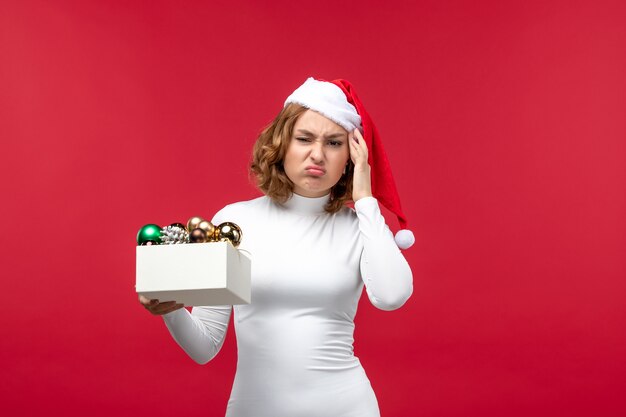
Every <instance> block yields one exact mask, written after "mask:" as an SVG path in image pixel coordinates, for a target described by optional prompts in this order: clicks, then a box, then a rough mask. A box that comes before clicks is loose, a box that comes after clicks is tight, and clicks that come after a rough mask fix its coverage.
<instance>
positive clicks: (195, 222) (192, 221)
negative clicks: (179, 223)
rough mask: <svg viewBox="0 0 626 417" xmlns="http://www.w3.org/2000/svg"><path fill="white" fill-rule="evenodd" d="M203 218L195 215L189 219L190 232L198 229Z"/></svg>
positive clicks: (188, 228) (188, 227)
mask: <svg viewBox="0 0 626 417" xmlns="http://www.w3.org/2000/svg"><path fill="white" fill-rule="evenodd" d="M203 220H204V219H203V218H202V217H200V216H194V217H192V218H190V219H189V220H187V230H188V231H189V232H191V231H192V230H193V229H197V228H198V225H199V224H200V222H202V221H203Z"/></svg>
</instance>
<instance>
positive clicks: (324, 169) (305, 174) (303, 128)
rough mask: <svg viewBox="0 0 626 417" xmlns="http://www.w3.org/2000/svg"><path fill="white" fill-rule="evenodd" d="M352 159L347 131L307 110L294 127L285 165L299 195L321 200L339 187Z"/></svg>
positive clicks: (286, 171)
mask: <svg viewBox="0 0 626 417" xmlns="http://www.w3.org/2000/svg"><path fill="white" fill-rule="evenodd" d="M349 158H350V150H349V149H348V132H347V131H346V129H344V128H343V127H341V126H339V125H338V124H337V123H335V122H333V121H332V120H330V119H327V118H326V117H324V116H322V115H321V114H319V113H317V112H315V111H312V110H307V111H306V112H304V113H302V115H301V116H300V117H299V118H298V120H297V121H296V124H295V125H294V128H293V134H292V136H291V141H290V142H289V147H288V148H287V153H286V154H285V160H284V162H283V166H284V167H285V173H286V174H287V176H288V177H289V179H290V180H291V181H292V182H293V184H294V189H293V191H294V192H295V193H296V194H298V195H301V196H304V197H321V196H324V195H326V194H328V193H329V192H330V189H331V188H332V187H333V186H334V185H335V184H337V181H339V179H340V178H341V175H342V174H343V170H344V167H345V166H346V164H347V163H348V159H349Z"/></svg>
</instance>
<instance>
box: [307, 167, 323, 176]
mask: <svg viewBox="0 0 626 417" xmlns="http://www.w3.org/2000/svg"><path fill="white" fill-rule="evenodd" d="M304 170H305V171H306V173H307V174H309V175H313V176H314V177H321V176H322V175H324V173H325V171H324V169H323V168H320V167H306V168H305V169H304Z"/></svg>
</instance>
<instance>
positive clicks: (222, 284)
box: [135, 242, 250, 306]
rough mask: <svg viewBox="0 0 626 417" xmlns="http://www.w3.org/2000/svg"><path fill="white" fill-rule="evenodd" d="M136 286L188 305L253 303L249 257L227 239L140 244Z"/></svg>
mask: <svg viewBox="0 0 626 417" xmlns="http://www.w3.org/2000/svg"><path fill="white" fill-rule="evenodd" d="M136 264H137V275H136V283H135V289H136V291H137V293H138V294H141V295H143V296H145V297H147V298H150V299H154V298H156V299H158V300H159V301H162V302H163V301H176V302H178V303H184V304H185V306H208V305H232V304H249V303H250V258H249V257H248V256H247V255H246V254H244V253H243V252H241V251H238V250H237V249H235V248H234V247H233V245H231V244H230V243H228V242H209V243H189V244H182V245H156V246H137V263H136Z"/></svg>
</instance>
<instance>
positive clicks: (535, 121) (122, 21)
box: [0, 0, 626, 416]
mask: <svg viewBox="0 0 626 417" xmlns="http://www.w3.org/2000/svg"><path fill="white" fill-rule="evenodd" d="M624 22H626V8H625V7H624V3H623V2H621V1H613V2H611V1H525V2H502V1H479V2H477V1H446V2H440V1H416V2H398V3H396V2H393V1H392V2H389V1H388V2H363V1H361V2H345V3H341V4H335V2H325V1H318V2H313V3H307V2H304V3H301V2H289V1H274V2H267V3H264V2H254V1H248V2H192V1H189V2H175V1H159V2H152V1H151V2H140V1H134V2H126V1H91V2H85V1H43V0H42V1H31V0H29V1H6V2H2V5H1V6H0V137H1V140H2V164H1V166H0V170H1V172H0V174H1V178H2V179H1V187H2V188H1V191H2V201H3V202H2V205H0V220H1V222H2V234H3V238H2V242H1V245H2V247H1V248H0V249H1V253H2V273H1V274H0V275H1V276H2V287H3V296H2V303H1V304H2V313H1V314H0V325H1V329H2V337H1V338H0V372H1V375H2V378H0V400H1V401H0V404H2V408H3V413H4V412H5V411H7V410H8V411H10V413H9V414H7V415H24V416H28V415H41V414H42V413H45V412H50V411H51V410H52V411H55V412H59V413H60V414H63V415H65V416H79V415H85V414H86V415H91V416H110V415H111V413H115V415H136V414H142V415H146V414H148V415H151V416H165V415H172V413H177V414H185V415H188V416H221V415H223V413H224V410H225V408H226V401H227V398H228V395H229V391H230V387H231V384H232V380H233V375H234V370H235V362H236V350H235V338H234V337H233V336H234V333H233V332H232V328H231V329H230V330H229V332H230V333H229V337H228V340H227V343H226V345H225V347H224V349H223V351H222V352H221V354H220V355H219V356H218V357H217V358H216V359H215V360H214V361H212V362H211V363H210V364H208V365H207V366H204V367H201V366H198V365H196V364H195V363H193V362H192V361H191V360H190V359H189V358H187V357H186V355H185V354H184V353H183V352H182V351H181V350H180V349H179V348H178V346H177V345H176V344H175V343H174V342H173V340H172V339H171V338H170V337H169V335H168V332H167V330H166V328H165V326H164V325H163V323H162V320H161V319H160V318H158V317H152V316H150V315H149V314H147V312H146V311H145V310H144V309H143V308H141V307H140V305H139V304H138V303H137V299H136V295H135V294H134V288H133V286H134V238H135V233H136V231H137V229H138V228H139V227H140V226H141V225H142V224H145V223H148V222H155V223H161V224H166V223H171V222H173V221H184V220H185V219H186V218H188V217H189V216H191V215H194V214H201V215H205V216H211V215H212V214H213V213H214V212H215V211H217V210H218V209H219V208H221V207H222V206H224V205H225V204H227V203H230V202H233V201H238V200H243V199H248V198H251V197H254V196H256V195H258V193H257V191H255V189H254V187H252V186H251V185H250V182H249V181H248V179H247V175H246V167H247V162H248V159H249V155H250V150H251V145H252V143H253V141H254V139H255V136H256V134H257V133H258V132H259V130H260V129H261V128H262V127H263V126H264V125H265V124H266V123H267V122H269V121H270V120H271V119H272V118H273V117H274V115H275V114H276V113H277V112H278V111H279V110H280V108H281V105H282V102H283V100H284V98H285V97H286V96H287V95H288V94H289V93H290V92H291V91H292V90H293V89H294V88H295V87H297V86H298V85H299V84H300V83H302V82H303V81H304V79H305V78H306V77H307V76H310V75H313V76H317V77H322V78H327V79H332V78H339V77H342V78H346V79H349V80H351V82H352V83H353V84H354V85H355V86H356V88H357V90H358V92H359V95H360V96H361V99H362V100H363V101H364V103H365V104H366V106H367V107H368V110H369V111H370V113H371V115H372V116H373V118H374V120H375V121H376V123H377V125H378V128H379V130H380V132H381V135H382V137H383V139H384V141H385V144H386V149H387V152H388V154H389V159H390V160H391V162H392V165H393V169H394V173H395V177H396V181H397V184H398V188H399V190H400V193H401V196H402V202H403V206H404V211H405V213H406V214H407V216H408V218H409V221H410V222H411V226H412V229H413V230H414V231H415V232H416V236H417V243H416V245H415V246H414V247H413V248H412V249H410V250H408V251H406V252H405V254H406V257H407V259H408V261H409V263H410V264H411V266H412V269H413V273H414V279H415V293H414V295H413V297H412V298H411V300H409V302H408V303H407V304H406V305H405V307H403V308H402V309H401V310H398V311H395V312H383V311H377V310H376V309H375V308H373V307H372V306H370V305H369V303H368V301H367V300H366V298H363V299H362V300H361V301H362V302H361V305H360V310H359V314H358V316H357V331H356V344H355V350H356V353H357V355H358V356H359V357H360V358H361V360H362V363H363V364H364V367H365V369H366V371H367V372H368V374H369V376H370V379H371V381H372V384H373V386H374V389H375V390H376V392H377V395H378V398H379V402H380V406H381V410H382V413H383V415H384V416H409V415H419V416H461V415H462V416H501V415H507V416H528V415H533V416H548V415H555V414H559V415H568V416H589V415H597V416H617V415H624V413H625V412H626V400H625V399H624V398H625V397H624V396H623V392H624V389H625V388H626V359H625V358H626V341H625V340H624V339H625V337H626V331H625V330H626V320H625V319H626V308H625V307H624V299H625V295H626V280H625V279H624V278H626V271H625V269H626V268H625V266H626V262H625V258H624V254H625V249H626V224H625V219H626V216H625V214H626V193H625V192H624V190H625V188H624V187H625V185H626V146H625V145H626V141H625V138H626V122H625V117H624V115H625V114H626V113H625V112H626V78H625V77H624V74H626V25H624ZM389 224H390V226H391V227H392V228H393V229H396V228H397V223H396V222H395V221H393V220H392V219H391V218H390V221H389Z"/></svg>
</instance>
